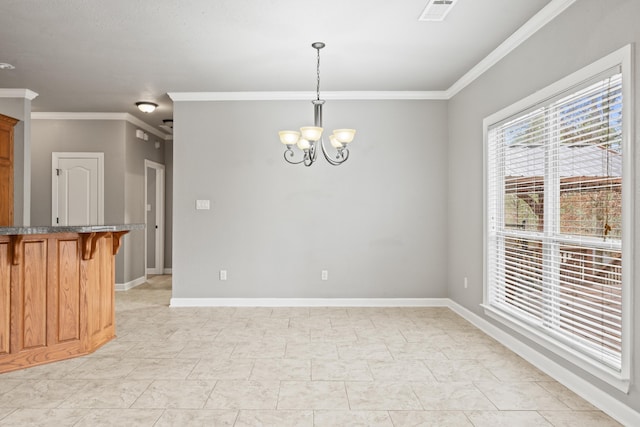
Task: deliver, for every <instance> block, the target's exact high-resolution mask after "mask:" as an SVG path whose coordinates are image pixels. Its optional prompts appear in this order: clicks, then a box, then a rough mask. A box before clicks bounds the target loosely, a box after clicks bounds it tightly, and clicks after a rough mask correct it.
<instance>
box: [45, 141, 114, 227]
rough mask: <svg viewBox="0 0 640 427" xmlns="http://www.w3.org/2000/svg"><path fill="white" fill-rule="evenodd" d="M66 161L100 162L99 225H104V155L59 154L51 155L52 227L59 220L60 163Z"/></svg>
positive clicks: (87, 153) (94, 153)
mask: <svg viewBox="0 0 640 427" xmlns="http://www.w3.org/2000/svg"><path fill="white" fill-rule="evenodd" d="M61 158H64V159H97V160H98V224H96V225H104V153H99V152H84V153H82V152H59V151H54V152H52V153H51V225H53V226H55V225H57V224H56V219H57V218H58V185H57V180H56V176H57V172H56V171H57V169H58V162H59V161H60V159H61Z"/></svg>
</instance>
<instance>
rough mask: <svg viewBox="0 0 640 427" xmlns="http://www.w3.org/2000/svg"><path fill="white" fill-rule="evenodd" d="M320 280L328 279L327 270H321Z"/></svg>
mask: <svg viewBox="0 0 640 427" xmlns="http://www.w3.org/2000/svg"><path fill="white" fill-rule="evenodd" d="M322 280H329V271H328V270H322Z"/></svg>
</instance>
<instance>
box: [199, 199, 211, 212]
mask: <svg viewBox="0 0 640 427" xmlns="http://www.w3.org/2000/svg"><path fill="white" fill-rule="evenodd" d="M210 206H211V204H210V203H209V200H196V209H198V210H209V209H210Z"/></svg>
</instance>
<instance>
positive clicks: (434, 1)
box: [418, 0, 458, 21]
mask: <svg viewBox="0 0 640 427" xmlns="http://www.w3.org/2000/svg"><path fill="white" fill-rule="evenodd" d="M457 1H458V0H429V2H428V3H427V6H426V7H425V8H424V10H423V11H422V15H420V18H418V21H444V18H445V17H446V16H447V14H448V13H449V12H451V9H453V6H455V4H456V2H457Z"/></svg>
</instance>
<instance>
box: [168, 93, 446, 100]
mask: <svg viewBox="0 0 640 427" xmlns="http://www.w3.org/2000/svg"><path fill="white" fill-rule="evenodd" d="M168 95H169V97H170V98H171V100H172V101H174V102H180V101H308V100H309V99H314V98H315V97H316V93H315V92H311V91H308V92H268V91H265V92H169V93H168ZM322 98H323V99H325V100H331V101H381V100H446V99H447V93H446V92H445V91H327V92H322Z"/></svg>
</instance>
